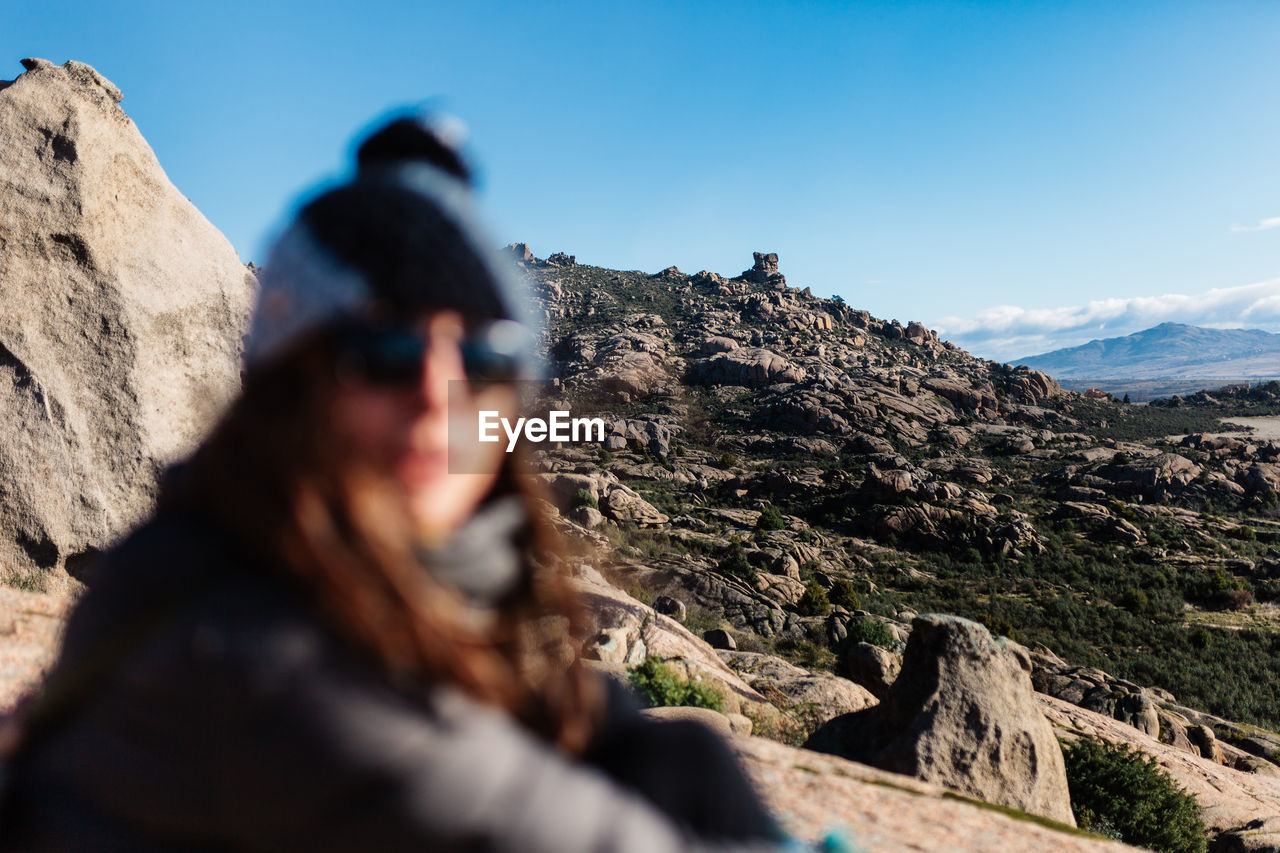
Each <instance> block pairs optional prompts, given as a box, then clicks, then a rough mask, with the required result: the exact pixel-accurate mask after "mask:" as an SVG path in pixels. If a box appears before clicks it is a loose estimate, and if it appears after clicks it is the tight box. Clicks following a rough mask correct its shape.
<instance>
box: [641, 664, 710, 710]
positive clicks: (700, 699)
mask: <svg viewBox="0 0 1280 853" xmlns="http://www.w3.org/2000/svg"><path fill="white" fill-rule="evenodd" d="M627 678H628V680H629V681H630V682H631V687H632V689H633V690H635V691H636V693H638V694H639V695H640V698H641V699H642V700H644V703H645V704H646V705H648V706H649V707H650V708H657V707H661V706H665V705H683V706H692V707H694V708H710V709H711V710H713V711H723V710H724V696H723V695H722V694H721V693H720V691H718V690H716V689H715V688H714V687H711V686H710V685H707V684H699V683H697V682H694V681H688V680H686V679H684V678H681V677H680V676H679V675H677V674H676V672H675V670H673V669H672V668H671V667H669V666H667V665H666V664H664V663H663V662H662V661H660V660H659V659H658V658H655V657H648V658H645V659H644V663H641V664H638V665H637V666H635V667H634V668H633V669H632V670H631V672H630V673H628V675H627Z"/></svg>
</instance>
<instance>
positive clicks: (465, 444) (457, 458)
mask: <svg viewBox="0 0 1280 853" xmlns="http://www.w3.org/2000/svg"><path fill="white" fill-rule="evenodd" d="M423 330H424V331H425V332H426V334H427V336H428V340H429V344H428V346H427V348H426V351H425V354H424V356H423V368H422V373H421V377H420V378H419V380H418V381H416V382H401V383H394V382H392V383H379V382H370V381H362V380H359V379H351V380H344V381H343V382H341V383H339V387H338V390H337V392H336V394H335V396H334V400H333V406H332V410H331V413H332V417H333V426H334V428H335V429H336V430H338V431H339V433H340V434H341V435H342V436H343V437H344V438H345V439H346V441H347V443H348V445H349V446H350V447H351V448H352V449H353V451H354V452H355V454H356V455H358V456H359V457H360V459H361V461H362V462H363V463H365V464H367V465H371V466H372V467H373V468H374V469H375V470H378V471H381V472H383V473H384V474H386V475H387V476H390V477H394V478H395V479H396V480H397V481H398V482H399V483H400V484H401V485H402V486H403V487H404V488H405V490H406V492H407V494H408V496H409V505H410V509H411V512H412V514H413V518H414V521H415V522H416V523H417V525H418V527H419V530H420V532H421V533H422V534H423V535H424V536H425V537H426V538H428V539H432V538H443V537H445V536H447V535H448V534H449V533H450V532H452V531H453V530H455V529H456V528H457V527H458V526H459V525H460V524H461V523H462V522H463V521H465V520H466V519H467V518H469V517H470V516H471V514H472V513H473V512H474V511H475V509H476V507H477V506H478V505H479V503H480V501H481V500H482V499H483V498H484V496H485V495H486V494H487V493H488V492H489V490H490V489H491V488H492V487H493V484H494V481H495V480H496V479H497V477H498V473H499V471H500V469H501V467H502V463H503V457H504V456H505V443H504V442H497V443H483V444H482V443H480V442H478V441H475V440H469V439H468V436H471V437H474V435H475V434H476V424H477V422H478V417H479V412H480V411H481V410H498V411H499V412H501V413H502V415H503V416H506V417H511V416H512V414H513V413H514V412H515V410H516V408H517V406H518V399H517V396H516V393H515V390H514V389H513V388H512V387H510V386H503V385H491V386H488V387H485V388H483V389H481V390H473V389H471V388H470V387H469V386H468V385H467V383H466V381H465V380H466V373H465V371H464V370H463V361H462V352H461V349H460V344H461V341H462V339H463V335H464V332H465V329H464V325H463V320H462V316H461V315H460V314H458V313H457V312H455V311H441V312H437V313H435V314H432V315H430V316H428V317H427V318H425V319H424V320H423ZM451 421H452V423H453V427H454V429H453V437H454V441H453V442H452V444H451V442H450V423H451Z"/></svg>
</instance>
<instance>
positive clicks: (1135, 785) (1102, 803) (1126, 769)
mask: <svg viewBox="0 0 1280 853" xmlns="http://www.w3.org/2000/svg"><path fill="white" fill-rule="evenodd" d="M1062 756H1063V758H1064V759H1066V764H1067V785H1068V786H1069V788H1070V790H1071V811H1072V812H1073V813H1074V814H1075V816H1076V822H1077V823H1078V824H1079V825H1080V827H1081V828H1082V829H1088V830H1091V831H1096V832H1098V833H1099V834H1101V835H1107V836H1108V837H1111V838H1119V839H1120V840H1122V841H1124V842H1126V843H1128V844H1135V845H1138V846H1139V847H1146V848H1149V849H1151V850H1155V851H1159V853H1204V851H1205V850H1206V849H1207V848H1208V842H1207V838H1206V835H1205V827H1204V822H1203V821H1202V820H1201V819H1200V807H1199V806H1198V805H1196V801H1195V798H1193V797H1192V796H1191V795H1190V794H1188V793H1187V792H1186V791H1184V790H1182V789H1181V788H1179V787H1178V786H1177V785H1176V784H1174V782H1173V780H1172V779H1170V778H1169V775H1168V774H1167V773H1165V772H1164V771H1163V770H1161V769H1160V767H1159V766H1158V765H1157V764H1156V761H1155V759H1154V758H1152V757H1151V756H1148V755H1144V754H1142V753H1140V752H1137V751H1135V750H1131V749H1130V748H1129V747H1128V745H1126V744H1119V745H1117V744H1110V743H1105V742H1103V741H1100V740H1096V739H1094V738H1081V739H1080V740H1078V741H1076V742H1075V743H1072V744H1063V748H1062Z"/></svg>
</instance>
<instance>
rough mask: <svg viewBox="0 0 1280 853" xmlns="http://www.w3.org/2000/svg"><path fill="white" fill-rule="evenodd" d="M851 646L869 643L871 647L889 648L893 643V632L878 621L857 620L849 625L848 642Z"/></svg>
mask: <svg viewBox="0 0 1280 853" xmlns="http://www.w3.org/2000/svg"><path fill="white" fill-rule="evenodd" d="M848 642H850V643H852V644H857V643H870V644H871V645H873V646H891V645H893V642H894V636H893V632H892V631H890V630H889V626H888V625H886V624H884V623H883V622H881V621H880V620H879V619H859V620H858V621H857V622H853V623H851V624H850V625H849V640H848Z"/></svg>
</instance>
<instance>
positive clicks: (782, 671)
mask: <svg viewBox="0 0 1280 853" xmlns="http://www.w3.org/2000/svg"><path fill="white" fill-rule="evenodd" d="M719 655H720V659H721V660H722V661H724V662H725V663H726V664H728V665H729V668H730V669H732V670H733V671H734V672H736V673H738V675H740V676H741V677H742V679H743V680H744V681H746V682H747V684H749V685H751V687H752V688H754V689H755V690H756V691H758V692H759V693H760V694H761V695H763V696H765V697H766V698H768V699H770V701H772V702H773V703H774V704H775V705H781V706H782V707H787V706H796V705H804V706H810V707H811V708H812V709H813V713H814V714H815V715H816V716H820V717H821V718H822V719H831V718H832V717H835V716H838V715H840V714H848V713H852V712H854V711H861V710H862V709H863V708H870V707H871V706H872V705H874V704H876V701H877V700H876V697H875V696H873V695H872V694H871V692H870V691H868V690H867V689H866V688H865V687H862V686H861V685H859V684H854V683H853V682H852V681H849V680H848V679H844V678H840V677H839V676H836V675H832V674H830V673H827V672H810V671H809V670H807V669H801V668H800V667H798V666H795V665H794V664H790V663H787V662H786V661H784V660H782V659H781V658H778V657H774V656H773V655H764V654H757V653H755V652H736V651H721V652H720V653H719Z"/></svg>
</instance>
